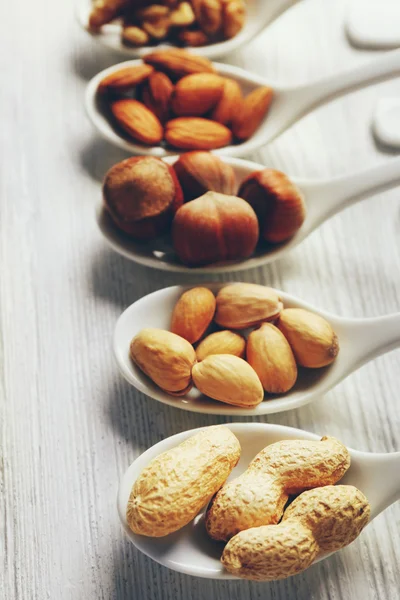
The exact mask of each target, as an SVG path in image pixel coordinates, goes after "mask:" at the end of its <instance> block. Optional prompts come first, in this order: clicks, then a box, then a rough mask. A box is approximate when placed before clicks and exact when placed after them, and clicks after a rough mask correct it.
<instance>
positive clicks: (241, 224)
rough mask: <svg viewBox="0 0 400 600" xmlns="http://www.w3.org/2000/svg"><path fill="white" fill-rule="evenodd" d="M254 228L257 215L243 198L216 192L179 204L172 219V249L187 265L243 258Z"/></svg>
mask: <svg viewBox="0 0 400 600" xmlns="http://www.w3.org/2000/svg"><path fill="white" fill-rule="evenodd" d="M258 232H259V229H258V221H257V216H256V214H255V212H254V211H253V209H252V208H251V206H250V205H249V204H248V203H247V202H245V201H244V200H242V199H241V198H237V197H236V196H227V195H225V194H218V193H217V192H207V194H204V196H201V197H200V198H197V199H196V200H193V201H192V202H188V203H187V204H184V205H183V206H181V207H180V208H179V210H178V211H177V213H176V215H175V217H174V220H173V223H172V240H173V245H174V249H175V251H176V253H177V254H178V256H179V258H180V260H181V261H182V262H183V263H184V264H187V265H189V266H201V265H207V264H212V263H216V262H222V261H229V260H238V259H241V258H247V257H248V256H250V255H251V254H252V253H253V252H254V250H255V247H256V245H257V241H258Z"/></svg>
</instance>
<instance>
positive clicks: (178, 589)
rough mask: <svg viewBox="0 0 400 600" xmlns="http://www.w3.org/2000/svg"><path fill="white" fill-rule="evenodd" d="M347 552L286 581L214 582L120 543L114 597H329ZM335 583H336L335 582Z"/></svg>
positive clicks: (263, 599)
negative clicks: (155, 559) (178, 569)
mask: <svg viewBox="0 0 400 600" xmlns="http://www.w3.org/2000/svg"><path fill="white" fill-rule="evenodd" d="M347 552H353V553H354V552H357V551H356V550H353V551H351V550H349V551H344V552H342V553H340V554H337V555H336V556H333V557H331V558H330V559H329V560H327V561H325V562H322V563H320V564H318V565H315V566H314V567H311V568H310V569H309V570H308V571H307V573H303V574H300V575H298V576H296V577H291V578H289V579H286V580H283V581H274V582H269V583H259V582H250V581H213V580H210V579H202V578H199V577H191V576H188V575H182V574H180V573H176V572H175V571H171V570H169V569H167V568H165V567H162V566H160V565H158V564H156V563H155V562H153V561H152V560H150V559H149V558H147V557H146V556H144V555H143V554H141V553H140V552H139V551H138V550H136V548H135V547H134V546H133V545H132V544H130V543H129V542H128V541H127V540H124V541H122V542H121V544H120V546H119V548H118V551H117V553H116V555H115V559H114V584H113V585H114V589H113V593H112V598H113V599H115V600H133V599H136V598H137V599H139V598H140V600H188V599H189V598H190V599H191V600H208V599H210V598H212V599H213V600H228V599H229V600H243V599H244V598H245V599H246V600H288V599H289V598H290V599H294V598H295V599H296V600H318V599H319V598H320V597H321V596H324V597H326V596H327V595H328V594H329V592H328V589H329V587H330V586H332V585H333V586H335V585H337V582H338V581H340V580H341V578H343V575H344V572H345V558H346V554H347ZM335 582H336V584H335Z"/></svg>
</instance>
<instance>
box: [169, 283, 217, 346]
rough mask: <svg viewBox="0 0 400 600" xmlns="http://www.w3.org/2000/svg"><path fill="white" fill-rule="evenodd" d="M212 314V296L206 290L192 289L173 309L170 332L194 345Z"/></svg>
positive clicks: (213, 306)
mask: <svg viewBox="0 0 400 600" xmlns="http://www.w3.org/2000/svg"><path fill="white" fill-rule="evenodd" d="M214 312H215V296H214V294H213V293H212V292H211V291H210V290H209V289H208V288H204V287H196V288H192V289H191V290H188V291H187V292H184V293H183V294H182V296H181V297H180V298H179V300H178V302H177V304H176V306H175V308H174V312H173V313H172V321H171V331H172V332H173V333H176V334H177V335H180V336H181V337H183V338H185V340H187V341H188V342H190V343H191V344H194V342H197V341H198V340H199V339H200V338H201V337H202V336H203V334H204V332H205V331H206V329H207V327H208V326H209V325H210V323H211V321H212V320H213V317H214Z"/></svg>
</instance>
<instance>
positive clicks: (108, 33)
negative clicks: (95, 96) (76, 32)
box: [76, 0, 297, 59]
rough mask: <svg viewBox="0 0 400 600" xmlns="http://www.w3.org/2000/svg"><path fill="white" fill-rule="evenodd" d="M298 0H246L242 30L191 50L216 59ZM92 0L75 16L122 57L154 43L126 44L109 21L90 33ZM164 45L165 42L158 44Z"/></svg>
mask: <svg viewBox="0 0 400 600" xmlns="http://www.w3.org/2000/svg"><path fill="white" fill-rule="evenodd" d="M296 1H297V0H247V6H248V9H247V20H246V24H245V26H244V28H243V29H242V31H241V32H240V33H239V34H238V35H236V36H235V37H234V38H232V39H231V40H226V41H224V42H218V43H216V44H208V45H207V46H202V47H200V48H192V49H191V50H192V51H193V52H196V54H199V55H200V56H205V57H207V58H211V59H214V58H217V57H221V56H225V55H226V54H229V53H230V52H234V51H235V50H237V49H238V48H240V47H241V46H244V45H245V44H248V43H250V42H251V41H253V40H254V38H255V37H256V36H257V35H259V34H260V33H261V32H262V31H263V29H265V28H266V27H267V25H269V24H270V23H272V21H274V19H276V18H277V17H278V16H279V15H280V14H281V13H283V12H284V11H285V10H286V9H288V8H289V7H290V6H292V5H293V4H295V3H296ZM91 5H92V1H91V0H79V2H78V4H77V7H76V8H77V10H76V15H77V18H78V21H79V23H80V24H81V26H82V27H83V28H84V29H85V30H86V31H88V32H89V33H90V34H91V35H92V36H93V38H94V39H95V40H97V41H98V42H100V43H101V44H103V45H104V46H107V47H108V48H111V49H112V50H114V51H116V52H118V53H119V54H121V55H124V56H130V57H131V58H138V57H140V56H143V55H144V54H148V53H149V52H152V51H153V50H154V46H144V47H143V48H134V47H129V46H126V45H125V44H123V43H122V42H121V25H120V24H119V23H110V24H108V25H105V26H104V27H103V28H102V30H101V32H100V33H93V32H92V31H91V30H90V29H89V28H88V22H89V14H90V10H91ZM161 46H164V47H167V46H168V45H167V44H160V45H158V46H157V48H160V47H161Z"/></svg>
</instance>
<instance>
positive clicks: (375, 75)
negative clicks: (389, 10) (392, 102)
mask: <svg viewBox="0 0 400 600" xmlns="http://www.w3.org/2000/svg"><path fill="white" fill-rule="evenodd" d="M398 74H400V49H399V50H392V51H391V52H385V53H384V54H383V56H381V57H380V58H378V59H376V60H373V61H369V62H368V63H366V64H364V65H361V66H358V67H355V68H353V69H351V70H348V71H345V72H342V73H338V74H336V75H333V76H330V77H325V78H324V79H320V80H319V81H316V82H314V83H311V84H305V85H303V86H300V87H297V88H296V89H294V90H293V94H296V96H297V98H296V99H297V100H298V101H300V103H301V104H302V107H303V111H305V112H308V111H309V110H312V109H314V108H316V107H317V106H319V105H321V104H324V103H326V102H329V101H331V100H334V99H335V98H337V97H339V96H341V95H343V94H345V93H347V92H350V91H353V90H356V89H359V88H362V87H365V86H367V85H368V84H370V83H374V82H377V81H380V80H384V79H390V78H391V77H394V76H396V75H398Z"/></svg>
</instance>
